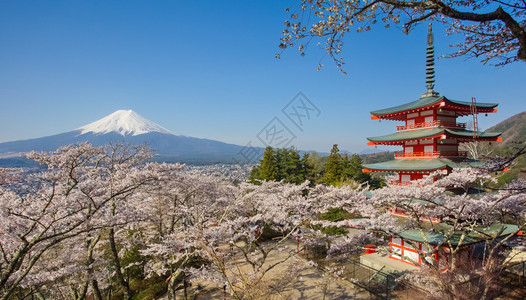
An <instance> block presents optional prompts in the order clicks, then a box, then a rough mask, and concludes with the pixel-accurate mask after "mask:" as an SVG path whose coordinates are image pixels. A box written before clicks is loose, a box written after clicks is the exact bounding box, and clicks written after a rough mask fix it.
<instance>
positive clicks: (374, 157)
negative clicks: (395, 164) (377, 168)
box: [360, 151, 394, 164]
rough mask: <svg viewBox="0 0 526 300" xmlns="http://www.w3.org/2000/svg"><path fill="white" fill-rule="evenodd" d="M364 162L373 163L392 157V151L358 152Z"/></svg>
mask: <svg viewBox="0 0 526 300" xmlns="http://www.w3.org/2000/svg"><path fill="white" fill-rule="evenodd" d="M360 158H361V159H362V161H363V163H364V164H375V163H380V162H384V161H389V160H392V159H394V152H391V151H383V152H378V153H370V154H360Z"/></svg>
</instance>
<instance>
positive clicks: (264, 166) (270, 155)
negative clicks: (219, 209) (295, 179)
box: [259, 146, 277, 181]
mask: <svg viewBox="0 0 526 300" xmlns="http://www.w3.org/2000/svg"><path fill="white" fill-rule="evenodd" d="M276 172H277V167H276V157H275V153H274V148H272V147H270V146H268V147H267V148H266V149H265V152H264V153H263V159H262V160H261V164H260V167H259V178H260V179H261V180H269V181H270V180H276Z"/></svg>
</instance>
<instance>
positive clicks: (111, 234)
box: [108, 228, 133, 300]
mask: <svg viewBox="0 0 526 300" xmlns="http://www.w3.org/2000/svg"><path fill="white" fill-rule="evenodd" d="M108 239H109V241H110V248H111V255H112V259H113V265H114V266H115V275H116V276H117V281H118V282H119V284H120V285H121V287H122V288H123V289H124V298H125V299H126V300H132V297H133V292H132V290H131V289H130V285H129V284H128V282H127V281H126V279H124V276H123V275H122V272H121V262H120V260H119V252H117V246H116V244H115V230H114V229H113V228H110V231H109V234H108Z"/></svg>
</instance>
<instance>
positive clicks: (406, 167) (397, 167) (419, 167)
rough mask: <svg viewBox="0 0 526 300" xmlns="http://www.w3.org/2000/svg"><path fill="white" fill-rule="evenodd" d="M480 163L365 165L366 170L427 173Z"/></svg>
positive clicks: (416, 160)
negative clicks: (428, 171)
mask: <svg viewBox="0 0 526 300" xmlns="http://www.w3.org/2000/svg"><path fill="white" fill-rule="evenodd" d="M480 164H481V163H480V162H476V161H472V160H459V161H453V160H451V159H449V158H413V159H394V160H390V161H385V162H381V163H376V164H365V165H363V167H364V168H366V169H370V170H378V171H427V170H441V169H444V168H446V167H449V168H452V169H454V168H460V167H463V166H475V165H480Z"/></svg>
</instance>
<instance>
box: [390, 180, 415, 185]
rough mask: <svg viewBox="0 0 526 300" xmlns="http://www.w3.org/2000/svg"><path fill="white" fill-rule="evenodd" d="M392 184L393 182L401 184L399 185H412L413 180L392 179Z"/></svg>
mask: <svg viewBox="0 0 526 300" xmlns="http://www.w3.org/2000/svg"><path fill="white" fill-rule="evenodd" d="M391 184H392V185H399V186H406V185H411V181H398V180H392V181H391Z"/></svg>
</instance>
